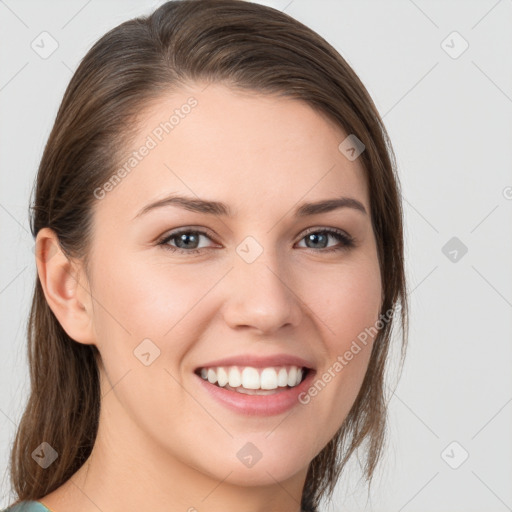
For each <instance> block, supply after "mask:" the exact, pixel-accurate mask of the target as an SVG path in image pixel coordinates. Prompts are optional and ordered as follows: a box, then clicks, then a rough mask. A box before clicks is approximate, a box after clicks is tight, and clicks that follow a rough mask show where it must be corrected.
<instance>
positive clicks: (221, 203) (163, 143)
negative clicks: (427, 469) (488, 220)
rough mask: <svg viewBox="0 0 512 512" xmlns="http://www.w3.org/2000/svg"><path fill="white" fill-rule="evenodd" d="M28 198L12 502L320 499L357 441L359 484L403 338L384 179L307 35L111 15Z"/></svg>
mask: <svg viewBox="0 0 512 512" xmlns="http://www.w3.org/2000/svg"><path fill="white" fill-rule="evenodd" d="M32 210H33V215H32V218H31V227H32V233H33V235H34V237H35V239H36V263H37V270H38V279H37V280H36V284H35V291H34V297H33V303H32V310H31V315H30V324H29V332H28V338H29V364H30V369H31V394H30V397H29V401H28V404H27V406H26V410H25V413H24V415H23V418H22V420H21V422H20V425H19V428H18V431H17V435H16V439H15V443H14V446H13V450H12V455H11V480H12V485H13V489H14V491H15V492H16V494H17V497H18V499H17V501H16V502H15V503H13V505H12V507H11V508H9V509H8V510H10V511H12V512H19V511H22V510H23V511H32V510H34V511H36V510H42V511H45V510H51V511H53V512H67V511H71V510H73V512H88V511H92V510H102V511H105V512H106V511H109V512H117V511H124V512H127V511H132V510H133V511H135V510H164V509H165V510H167V511H171V512H174V511H178V510H179V511H183V510H187V511H188V512H193V511H208V512H218V511H224V512H229V511H231V510H247V511H276V512H277V511H279V512H300V511H316V510H318V506H319V503H320V501H321V500H322V499H326V498H328V497H329V496H331V495H332V491H333V490H334V487H335V485H336V482H337V481H338V479H339V477H340V474H341V471H342V469H343V467H344V466H345V464H346V462H347V461H348V459H349V458H350V456H351V455H352V454H353V453H354V452H355V450H356V449H358V448H362V447H364V448H365V450H366V451H365V455H366V462H365V466H364V470H365V475H366V477H367V479H368V481H371V478H372V475H373V473H374V470H375V467H376V464H377V462H378V460H379V455H380V453H381V451H382V445H383V439H384V433H385V397H384V372H385V367H386V360H387V354H388V348H389V345H390V341H391V332H392V325H394V324H395V323H396V322H398V323H399V325H400V327H401V328H402V336H403V337H402V358H403V354H404V349H405V342H406V330H407V314H406V313H407V307H406V305H407V301H406V284H405V276H404V263H403V234H402V210H401V203H400V193H399V182H398V179H397V177H396V172H395V166H394V158H393V153H392V149H391V145H390V143H389V140H388V137H387V134H386V130H385V128H384V126H383V124H382V121H381V119H380V117H379V114H378V112H377V110H376V108H375V105H374V104H373V102H372V100H371V98H370V96H369V95H368V93H367V91H366V89H365V88H364V86H363V85H362V83H361V82H360V80H359V79H358V77H357V76H356V74H355V73H354V71H353V70H352V69H351V68H350V67H349V66H348V64H347V63H346V62H345V60H344V59H343V58H342V57H341V56H340V55H339V54H338V53H337V52H336V50H335V49H334V48H333V47H332V46H330V45H329V44H328V43H327V42H326V41H325V40H323V39H322V38H321V37H320V36H319V35H318V34H316V33H315V32H313V31H312V30H310V29H309V28H307V27H305V26H304V25H302V24H301V23H299V22H298V21H296V20H294V19H293V18H291V17H290V16H288V15H286V14H284V13H282V12H280V11H278V10H275V9H272V8H269V7H265V6H262V5H259V4H253V3H250V2H243V1H239V0H216V1H212V0H200V1H198V0H183V1H174V2H167V3H166V4H164V5H162V6H161V7H159V8H158V9H157V10H156V11H155V12H154V13H153V14H152V15H151V16H149V17H143V18H138V19H134V20H131V21H128V22H126V23H123V24H121V25H119V26H118V27H116V28H114V29H113V30H111V31H110V32H109V33H107V34H106V35H105V36H104V37H102V38H101V39H100V40H99V41H98V42H97V43H96V44H95V45H94V46H93V48H92V49H91V50H90V51H89V52H88V53H87V55H86V56H85V58H84V59H83V61H82V63H81V64H80V66H79V67H78V69H77V71H76V72H75V74H74V76H73V78H72V79H71V82H70V84H69V86H68V88H67V91H66V93H65V95H64V98H63V101H62V104H61V107H60V109H59V112H58V115H57V118H56V121H55V124H54V127H53V130H52V132H51V134H50V137H49V140H48V143H47V145H46V148H45V151H44V154H43V157H42V160H41V164H40V168H39V172H38V176H37V187H36V193H35V198H34V202H33V206H32ZM187 245H190V247H187ZM397 310H399V312H398V315H397ZM363 443H364V444H363Z"/></svg>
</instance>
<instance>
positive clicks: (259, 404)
mask: <svg viewBox="0 0 512 512" xmlns="http://www.w3.org/2000/svg"><path fill="white" fill-rule="evenodd" d="M219 366H221V365H219ZM247 366H248V365H247ZM315 374H316V371H315V370H312V369H308V371H307V375H306V377H305V378H304V380H303V381H302V382H301V383H300V384H299V385H298V386H295V387H293V388H286V389H285V390H284V391H279V392H277V393H275V394H273V395H247V394H245V393H239V392H238V391H230V390H228V389H225V388H221V387H220V386H217V385H215V384H212V383H210V382H208V381H207V380H204V379H203V378H202V377H200V376H199V375H197V374H196V373H194V377H195V378H196V379H199V384H200V388H201V389H203V390H204V391H205V392H206V393H208V396H209V397H212V398H213V399H214V400H216V401H217V402H218V403H220V404H221V405H223V406H225V407H226V408H228V409H230V410H232V411H235V412H236V413H238V414H243V415H245V416H274V415H277V414H282V413H284V412H286V411H288V410H290V409H292V408H293V407H297V406H298V405H304V404H302V403H301V402H300V401H299V395H300V394H301V393H305V392H306V391H307V390H308V389H309V388H310V386H311V383H312V381H313V378H314V376H315Z"/></svg>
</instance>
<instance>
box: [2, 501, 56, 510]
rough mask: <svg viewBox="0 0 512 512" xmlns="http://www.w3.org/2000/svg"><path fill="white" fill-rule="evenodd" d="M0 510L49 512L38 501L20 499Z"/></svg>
mask: <svg viewBox="0 0 512 512" xmlns="http://www.w3.org/2000/svg"><path fill="white" fill-rule="evenodd" d="M1 512H51V511H50V510H49V509H47V508H46V507H45V506H44V505H43V504H42V503H41V502H40V501H20V502H19V503H17V504H16V505H12V506H11V507H9V508H6V509H4V510H2V511H1Z"/></svg>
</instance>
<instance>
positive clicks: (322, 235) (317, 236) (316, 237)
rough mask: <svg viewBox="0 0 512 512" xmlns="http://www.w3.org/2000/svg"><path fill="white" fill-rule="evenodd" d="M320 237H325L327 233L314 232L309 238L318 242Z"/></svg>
mask: <svg viewBox="0 0 512 512" xmlns="http://www.w3.org/2000/svg"><path fill="white" fill-rule="evenodd" d="M319 237H323V238H325V235H324V234H321V235H318V234H315V233H312V234H311V235H309V240H310V241H313V243H316V242H318V238H319Z"/></svg>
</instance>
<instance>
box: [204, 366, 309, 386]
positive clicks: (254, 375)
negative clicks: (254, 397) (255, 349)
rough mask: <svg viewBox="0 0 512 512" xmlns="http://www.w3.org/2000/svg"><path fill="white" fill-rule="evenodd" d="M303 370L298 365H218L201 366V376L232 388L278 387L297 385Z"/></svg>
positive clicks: (211, 381)
mask: <svg viewBox="0 0 512 512" xmlns="http://www.w3.org/2000/svg"><path fill="white" fill-rule="evenodd" d="M302 374H303V370H302V368H300V367H298V366H286V367H285V366H278V367H269V368H253V367H251V366H246V367H238V366H229V367H226V366H218V367H215V368H201V377H202V378H203V379H204V380H208V381H209V382H210V383H212V384H215V383H217V384H218V385H219V386H221V387H224V386H226V385H227V384H229V386H231V387H232V388H237V387H239V386H242V387H244V388H246V389H277V388H278V387H285V386H291V387H293V386H297V385H298V384H299V383H300V381H301V380H302Z"/></svg>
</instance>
